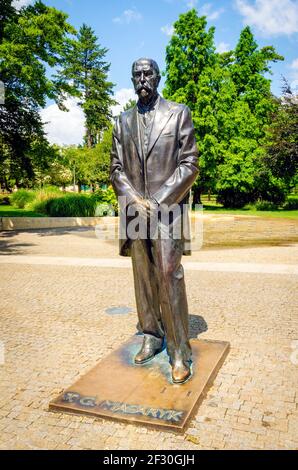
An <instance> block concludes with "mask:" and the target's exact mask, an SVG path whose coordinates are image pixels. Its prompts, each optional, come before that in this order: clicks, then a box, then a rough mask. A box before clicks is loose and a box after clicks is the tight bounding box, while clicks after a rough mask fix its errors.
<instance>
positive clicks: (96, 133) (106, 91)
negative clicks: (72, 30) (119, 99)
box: [59, 24, 116, 148]
mask: <svg viewBox="0 0 298 470" xmlns="http://www.w3.org/2000/svg"><path fill="white" fill-rule="evenodd" d="M67 46H68V47H67V49H66V53H65V59H64V61H63V67H62V69H61V71H60V72H59V77H60V78H61V80H62V82H63V81H65V80H68V81H71V82H72V84H73V88H74V90H75V93H76V95H77V96H78V97H79V98H80V102H79V105H80V106H81V107H82V109H83V111H84V114H85V118H86V121H85V126H86V138H85V141H86V145H87V147H88V148H91V147H94V146H95V145H96V144H97V142H98V141H99V138H100V133H101V132H102V130H104V129H106V128H107V127H108V126H109V123H110V119H111V117H112V116H111V111H110V106H111V105H113V104H116V102H115V101H114V100H113V99H112V98H111V95H112V88H113V83H111V82H108V81H107V77H108V72H109V69H110V64H108V63H107V62H105V60H104V57H105V55H106V53H107V51H108V49H106V48H102V47H100V45H99V44H98V39H97V37H96V36H95V34H94V31H93V30H92V28H90V27H89V26H87V25H86V24H83V26H82V27H81V28H80V31H79V33H78V34H77V38H76V39H74V40H71V41H70V42H69V44H68V45H67Z"/></svg>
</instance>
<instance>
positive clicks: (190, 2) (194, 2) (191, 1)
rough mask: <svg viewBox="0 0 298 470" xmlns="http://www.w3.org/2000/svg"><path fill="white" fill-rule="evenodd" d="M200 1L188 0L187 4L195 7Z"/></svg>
mask: <svg viewBox="0 0 298 470" xmlns="http://www.w3.org/2000/svg"><path fill="white" fill-rule="evenodd" d="M197 3H198V0H187V2H186V5H187V6H188V7H189V8H195V7H196V5H197Z"/></svg>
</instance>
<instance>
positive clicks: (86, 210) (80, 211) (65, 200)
mask: <svg viewBox="0 0 298 470" xmlns="http://www.w3.org/2000/svg"><path fill="white" fill-rule="evenodd" d="M95 204H96V201H95V200H94V199H93V198H92V197H90V196H89V195H85V194H67V195H65V196H62V197H58V198H54V199H49V200H48V201H47V202H46V205H45V211H46V213H47V214H48V215H49V216H51V217H93V216H94V212H95Z"/></svg>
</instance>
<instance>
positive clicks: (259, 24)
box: [236, 0, 298, 36]
mask: <svg viewBox="0 0 298 470" xmlns="http://www.w3.org/2000/svg"><path fill="white" fill-rule="evenodd" d="M236 8H237V9H238V11H239V13H240V14H241V15H242V16H243V23H245V24H249V25H251V26H255V27H256V28H257V29H258V30H259V31H260V32H261V33H262V34H263V35H264V36H270V35H283V34H286V35H290V34H293V33H297V32H298V3H297V1H296V0H255V1H254V2H253V3H251V2H250V1H247V0H236Z"/></svg>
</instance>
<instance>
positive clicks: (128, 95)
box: [111, 88, 137, 116]
mask: <svg viewBox="0 0 298 470" xmlns="http://www.w3.org/2000/svg"><path fill="white" fill-rule="evenodd" d="M114 99H115V101H117V102H118V103H119V104H117V105H115V106H112V108H111V109H112V114H113V116H118V115H119V114H120V113H121V111H123V107H124V106H125V105H126V103H127V102H128V101H129V100H136V99H137V96H136V94H135V91H134V90H133V89H132V88H121V90H118V91H116V93H115V95H114Z"/></svg>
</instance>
